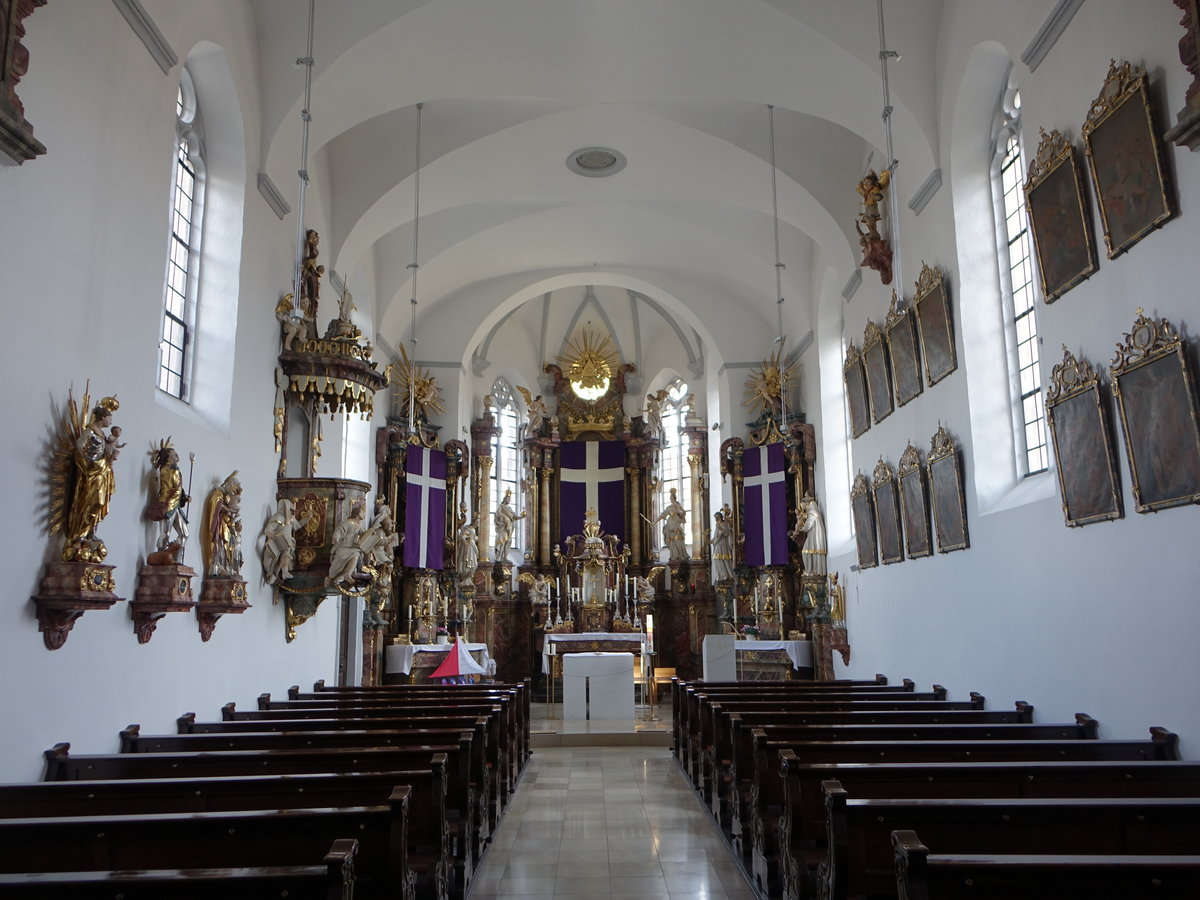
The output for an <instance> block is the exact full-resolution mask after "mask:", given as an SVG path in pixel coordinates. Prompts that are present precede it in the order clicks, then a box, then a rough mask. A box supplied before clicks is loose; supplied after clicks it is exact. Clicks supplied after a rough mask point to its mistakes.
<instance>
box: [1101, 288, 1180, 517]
mask: <svg viewBox="0 0 1200 900" xmlns="http://www.w3.org/2000/svg"><path fill="white" fill-rule="evenodd" d="M1109 373H1110V375H1111V378H1112V389H1113V396H1114V397H1116V400H1117V409H1118V410H1119V411H1120V414H1121V430H1122V431H1123V432H1124V434H1125V451H1126V453H1127V454H1128V457H1129V473H1130V478H1131V479H1132V481H1133V485H1132V488H1133V500H1134V504H1135V505H1136V507H1137V511H1138V512H1140V513H1147V512H1155V511H1156V510H1160V509H1167V508H1168V507H1171V506H1182V505H1184V504H1187V503H1200V409H1198V407H1197V403H1196V383H1195V380H1194V378H1193V376H1192V372H1191V368H1190V366H1189V365H1188V358H1187V354H1186V352H1185V348H1184V345H1183V340H1182V339H1181V338H1180V336H1179V332H1178V331H1176V330H1175V328H1174V327H1173V326H1172V325H1171V324H1170V323H1169V322H1168V321H1167V320H1166V319H1159V320H1158V321H1157V322H1155V321H1152V320H1151V319H1148V318H1146V315H1145V314H1144V313H1143V312H1142V310H1141V308H1139V309H1138V311H1137V319H1136V321H1135V322H1134V323H1133V328H1132V330H1130V331H1129V332H1128V333H1127V334H1126V335H1125V341H1124V343H1122V344H1117V356H1116V358H1115V359H1114V360H1113V361H1112V363H1111V364H1110V365H1109Z"/></svg>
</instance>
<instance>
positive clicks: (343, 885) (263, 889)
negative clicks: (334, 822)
mask: <svg viewBox="0 0 1200 900" xmlns="http://www.w3.org/2000/svg"><path fill="white" fill-rule="evenodd" d="M357 853H358V841H356V840H353V839H351V838H339V839H338V840H335V841H334V842H333V846H332V847H331V848H330V850H329V852H328V853H326V854H325V858H324V859H323V860H322V861H321V864H320V865H311V866H256V867H253V868H250V867H240V868H228V867H224V866H222V867H219V868H206V869H199V868H190V869H142V870H120V869H118V870H108V871H96V872H17V873H0V896H2V897H5V898H11V900H62V898H64V897H69V898H71V900H114V898H121V900H163V898H165V897H169V898H171V900H261V898H263V897H287V898H288V900H354V880H355V878H354V858H355V856H356V855H357ZM360 896H361V894H360Z"/></svg>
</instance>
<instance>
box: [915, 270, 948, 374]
mask: <svg viewBox="0 0 1200 900" xmlns="http://www.w3.org/2000/svg"><path fill="white" fill-rule="evenodd" d="M913 310H914V311H915V313H916V317H917V326H918V327H919V329H920V334H921V354H922V355H923V356H924V357H925V378H926V380H927V381H928V382H929V386H930V387H933V386H934V385H935V384H937V383H938V382H939V381H941V380H942V379H943V378H945V377H946V376H947V375H949V374H950V373H951V372H953V371H954V370H955V369H957V368H958V356H957V354H956V353H955V351H954V325H953V323H952V321H951V319H950V299H949V298H948V297H947V296H946V283H945V280H944V279H943V278H942V273H941V272H940V271H938V270H937V269H934V268H931V267H930V266H927V265H925V264H924V263H922V264H921V275H920V277H918V278H917V293H916V295H915V296H914V297H913Z"/></svg>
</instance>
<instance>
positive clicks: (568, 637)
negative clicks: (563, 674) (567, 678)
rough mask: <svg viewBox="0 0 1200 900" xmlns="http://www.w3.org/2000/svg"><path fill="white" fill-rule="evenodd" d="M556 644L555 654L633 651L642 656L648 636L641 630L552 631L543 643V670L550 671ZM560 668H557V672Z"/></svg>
mask: <svg viewBox="0 0 1200 900" xmlns="http://www.w3.org/2000/svg"><path fill="white" fill-rule="evenodd" d="M551 644H554V645H556V646H555V648H554V650H555V655H558V656H565V655H567V654H575V653H598V652H599V653H632V654H633V655H634V656H641V655H642V650H643V649H644V648H645V644H646V636H645V635H644V634H642V633H641V632H639V631H612V632H608V631H589V632H584V633H583V634H576V633H575V632H573V631H551V632H550V633H549V634H547V635H546V638H545V640H544V641H543V643H542V671H543V672H549V671H550V665H551V663H550V645H551ZM558 671H561V670H558V669H556V670H555V674H557V672H558Z"/></svg>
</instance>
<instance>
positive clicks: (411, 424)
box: [408, 103, 425, 436]
mask: <svg viewBox="0 0 1200 900" xmlns="http://www.w3.org/2000/svg"><path fill="white" fill-rule="evenodd" d="M424 108H425V104H424V103H418V104H417V152H416V167H415V169H414V170H413V250H412V262H411V263H409V264H408V268H410V269H412V299H411V301H410V306H409V308H410V310H411V312H412V325H411V328H410V330H409V338H408V346H409V351H408V433H409V435H410V436H411V435H412V434H413V433H414V431H415V428H416V407H417V270H418V269H420V265H419V264H418V262H417V249H418V247H419V246H420V234H421V110H423V109H424Z"/></svg>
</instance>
